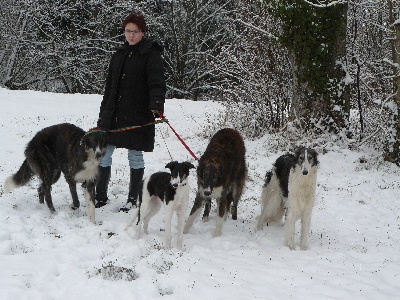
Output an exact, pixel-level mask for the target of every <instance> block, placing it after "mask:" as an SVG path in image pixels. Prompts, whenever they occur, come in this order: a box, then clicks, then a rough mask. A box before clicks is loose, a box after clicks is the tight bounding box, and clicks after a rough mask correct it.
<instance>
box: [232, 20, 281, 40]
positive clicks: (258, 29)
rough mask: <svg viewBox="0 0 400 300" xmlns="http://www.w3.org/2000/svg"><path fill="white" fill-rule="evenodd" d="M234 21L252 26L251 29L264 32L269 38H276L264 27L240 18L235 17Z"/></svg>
mask: <svg viewBox="0 0 400 300" xmlns="http://www.w3.org/2000/svg"><path fill="white" fill-rule="evenodd" d="M235 21H237V22H240V23H242V24H243V25H245V26H247V27H250V28H253V29H255V30H257V31H258V32H261V33H264V34H266V35H268V37H270V38H271V39H275V40H278V38H277V37H276V36H274V35H273V34H272V33H270V32H268V31H265V30H264V29H261V28H259V27H256V26H254V25H252V24H250V23H246V22H244V21H243V20H241V19H236V20H235Z"/></svg>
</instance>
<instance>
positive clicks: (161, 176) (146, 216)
mask: <svg viewBox="0 0 400 300" xmlns="http://www.w3.org/2000/svg"><path fill="white" fill-rule="evenodd" d="M165 167H166V168H167V169H170V171H171V173H167V172H157V173H154V174H152V175H151V176H149V177H147V178H145V179H143V181H142V183H141V185H140V188H139V209H137V210H136V212H135V215H134V217H133V219H132V221H131V222H130V223H129V224H128V225H127V226H126V228H125V230H128V228H129V227H131V226H132V224H133V223H134V222H135V221H136V220H137V223H136V239H139V237H140V227H141V223H142V222H143V231H144V233H146V234H147V229H148V226H149V221H150V219H151V218H152V217H153V216H154V215H156V214H157V213H158V212H159V210H160V208H161V205H162V203H164V206H165V212H164V223H165V248H167V249H169V248H171V220H172V215H173V213H174V212H176V214H177V217H178V240H177V248H178V249H179V250H182V242H183V226H184V224H185V214H186V210H187V207H188V204H189V192H190V187H189V181H188V176H189V171H190V169H193V168H195V167H194V165H192V164H191V163H189V162H182V163H179V162H177V161H173V162H170V163H168V164H167V165H166V166H165Z"/></svg>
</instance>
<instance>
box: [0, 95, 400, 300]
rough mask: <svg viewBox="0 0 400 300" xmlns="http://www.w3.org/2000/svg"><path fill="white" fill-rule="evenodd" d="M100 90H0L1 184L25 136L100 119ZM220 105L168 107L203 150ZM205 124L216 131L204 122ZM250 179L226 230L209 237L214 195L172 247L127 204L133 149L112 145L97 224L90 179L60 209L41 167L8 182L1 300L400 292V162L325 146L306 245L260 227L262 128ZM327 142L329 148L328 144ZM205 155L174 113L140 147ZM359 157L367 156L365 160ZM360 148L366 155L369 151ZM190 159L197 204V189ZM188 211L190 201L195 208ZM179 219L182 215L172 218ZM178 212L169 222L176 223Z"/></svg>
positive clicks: (0, 236)
mask: <svg viewBox="0 0 400 300" xmlns="http://www.w3.org/2000/svg"><path fill="white" fill-rule="evenodd" d="M100 101H101V96H100V95H79V94H75V95H65V94H53V93H41V92H34V91H10V90H6V89H0V107H1V108H0V125H1V126H0V134H1V136H2V143H1V144H0V150H1V153H2V155H1V156H0V184H1V185H2V184H3V183H4V181H5V179H6V178H7V177H8V176H9V175H11V174H13V173H14V172H16V171H17V169H18V168H19V166H20V165H21V163H22V161H23V157H24V156H23V152H24V148H25V145H26V144H27V142H28V141H29V140H30V139H31V138H32V136H33V135H34V134H35V133H36V132H37V131H38V130H40V129H41V128H44V127H46V126H50V125H53V124H57V123H61V122H70V123H73V124H76V125H78V126H80V127H82V128H84V129H85V130H88V129H89V128H91V127H94V124H95V123H96V119H97V114H98V109H99V105H100ZM222 111H223V107H222V106H221V105H220V104H218V103H216V102H202V101H196V102H194V101H188V100H177V99H170V100H167V102H166V109H165V115H166V116H167V118H169V120H170V124H171V125H172V126H173V127H174V128H175V129H176V131H177V132H178V133H179V134H180V135H181V137H182V138H183V139H184V140H185V141H186V143H187V144H188V146H189V147H190V148H191V149H192V150H193V151H194V153H195V154H196V156H198V157H200V156H201V154H202V152H203V151H204V150H205V147H206V146H207V143H208V140H209V136H210V133H213V132H214V131H215V130H216V129H218V126H217V124H218V122H215V120H217V119H218V118H219V116H220V114H221V112H222ZM207 133H209V134H208V135H207ZM245 142H246V149H247V150H246V151H247V157H246V159H247V163H248V169H249V178H248V181H247V183H246V189H245V191H244V194H243V196H242V200H241V202H240V204H239V208H238V220H237V221H233V220H232V219H231V218H230V217H228V219H227V220H226V222H225V223H224V226H223V231H222V236H221V237H218V238H213V236H212V232H213V230H214V227H215V221H216V219H215V216H216V211H215V205H213V210H212V212H211V214H210V219H209V221H208V222H207V223H203V222H202V221H201V220H196V221H195V223H194V225H193V227H192V228H191V230H190V231H189V233H188V234H185V235H184V239H183V244H184V247H183V248H184V249H183V253H182V254H180V253H179V252H178V250H177V249H176V228H174V227H173V236H172V245H173V248H172V249H171V250H165V249H164V248H163V241H164V233H165V232H164V231H160V229H162V228H164V225H163V214H162V213H159V214H158V215H156V216H155V217H154V218H153V219H152V220H151V221H150V223H149V234H148V235H142V237H141V239H139V240H135V239H134V231H133V229H131V230H128V231H127V232H125V231H124V230H123V229H124V227H125V226H126V224H127V223H128V222H129V221H130V219H131V215H132V214H133V211H131V212H130V213H129V214H125V213H119V212H117V211H118V208H119V207H120V206H122V205H123V204H124V203H125V201H126V198H127V190H128V180H129V169H128V163H127V157H126V156H127V152H126V151H124V150H120V149H119V150H117V151H116V152H115V154H114V157H113V159H114V162H113V167H112V178H111V183H110V188H109V195H110V199H111V203H110V204H108V205H107V206H105V207H104V208H102V209H96V220H97V224H96V225H94V224H91V223H90V221H89V218H88V216H87V207H86V203H85V201H84V198H83V191H82V189H81V188H80V187H79V188H78V190H79V197H80V200H81V204H82V205H81V208H80V210H79V211H71V210H70V209H69V205H70V202H71V196H70V193H69V190H68V187H67V184H66V182H65V180H64V179H63V178H61V179H60V180H59V182H57V183H56V184H55V185H54V186H53V190H52V195H53V202H54V205H55V208H56V210H57V211H58V214H57V215H56V216H54V217H51V216H50V213H49V210H48V209H47V207H46V205H42V204H39V202H38V199H37V191H36V188H37V183H38V181H37V180H33V181H32V182H31V183H30V184H29V185H27V186H25V187H21V188H18V189H15V190H13V191H12V192H10V193H7V194H6V193H3V192H1V194H0V200H1V209H0V265H1V269H0V299H30V300H35V299H96V300H98V299H156V298H161V297H162V298H165V299H305V298H307V299H340V298H342V299H395V298H398V297H399V295H400V252H399V249H400V232H399V228H400V213H399V212H400V210H399V206H400V201H399V200H400V192H399V191H400V177H399V175H400V171H399V168H398V167H396V166H395V165H392V164H389V163H384V162H380V163H374V161H379V160H376V159H375V160H374V156H375V155H376V153H374V152H373V151H372V150H370V149H368V148H367V147H365V148H363V149H362V151H360V150H359V151H356V150H348V149H345V148H344V147H342V146H340V145H332V146H327V147H325V148H326V151H325V152H326V153H320V154H319V160H320V168H319V175H318V187H317V196H316V204H315V207H314V210H313V216H312V223H311V232H310V237H309V250H307V251H301V250H300V249H299V245H298V241H299V224H297V227H296V237H295V241H296V243H297V244H296V249H297V250H295V251H291V250H289V249H288V248H287V247H285V246H283V231H284V228H283V226H281V224H270V225H269V226H264V229H263V230H262V231H259V232H256V231H255V228H256V225H257V221H256V216H257V215H258V214H259V213H260V205H259V203H258V198H259V196H260V194H261V187H262V184H263V178H264V175H265V173H266V171H268V170H269V169H270V168H271V166H272V163H273V162H274V161H275V159H276V158H277V157H278V156H279V155H281V154H283V152H280V151H275V150H274V147H273V146H271V145H272V144H273V143H274V142H273V141H271V138H270V136H268V135H266V136H264V137H262V138H260V139H258V140H254V141H247V140H246V141H245ZM320 152H321V151H320ZM169 153H170V154H171V156H172V158H173V159H174V160H180V161H183V160H190V161H191V162H193V163H194V164H195V165H196V166H197V162H195V161H194V159H193V158H192V157H191V156H190V154H189V153H188V152H187V150H186V149H185V148H184V147H183V146H182V144H181V143H180V142H179V141H178V139H177V138H176V137H175V135H174V134H173V133H172V131H171V130H170V129H169V128H168V126H167V125H166V124H159V125H157V136H156V147H155V151H154V152H153V153H145V162H146V169H145V175H149V174H151V173H152V172H156V171H160V170H161V171H166V169H165V168H164V166H165V165H166V164H167V163H168V162H169V161H170V160H171V157H170V154H169ZM361 158H365V159H363V160H361ZM364 160H367V161H366V162H364ZM195 174H196V173H195V171H194V170H192V171H191V175H190V176H191V177H190V185H191V194H190V204H189V209H190V208H191V206H192V204H193V201H194V197H195V190H196V176H195ZM187 214H189V211H188V212H187ZM173 222H174V224H175V225H176V218H174V219H173ZM175 225H174V226H175Z"/></svg>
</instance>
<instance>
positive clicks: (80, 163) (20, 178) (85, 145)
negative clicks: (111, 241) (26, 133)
mask: <svg viewBox="0 0 400 300" xmlns="http://www.w3.org/2000/svg"><path fill="white" fill-rule="evenodd" d="M106 146H107V133H106V132H104V131H93V132H91V133H89V134H85V131H84V130H83V129H81V128H79V127H76V126H75V125H72V124H69V123H63V124H58V125H53V126H50V127H47V128H44V129H42V130H41V131H39V132H38V133H36V135H35V136H34V137H33V138H32V140H31V141H30V142H29V143H28V145H27V147H26V149H25V157H26V159H25V160H24V162H23V163H22V166H21V167H20V168H19V170H18V171H17V172H16V173H15V174H14V175H11V176H10V177H8V178H7V179H6V181H5V182H4V186H3V190H4V191H5V192H9V191H11V190H13V189H14V188H17V187H20V186H23V185H26V184H27V183H28V182H29V181H30V180H31V179H32V177H33V176H34V175H36V176H38V177H39V180H40V186H39V188H38V193H39V202H40V203H44V200H46V204H47V206H48V208H49V209H50V211H51V213H52V214H55V213H56V210H55V209H54V206H53V201H52V197H51V186H52V185H53V184H54V183H56V182H57V181H58V179H59V178H60V175H61V172H62V173H63V174H64V176H65V180H66V181H67V183H68V185H69V189H70V192H71V195H72V201H73V204H72V206H71V208H72V209H77V208H78V207H79V206H80V202H79V199H78V195H77V192H76V183H77V182H82V183H83V184H82V186H83V187H84V188H85V198H86V201H87V204H88V211H89V218H90V221H91V222H93V223H95V211H94V197H95V186H96V181H97V175H98V170H99V168H98V167H99V163H100V161H101V159H102V158H103V156H104V153H105V151H106Z"/></svg>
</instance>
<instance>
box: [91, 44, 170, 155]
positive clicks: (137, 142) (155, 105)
mask: <svg viewBox="0 0 400 300" xmlns="http://www.w3.org/2000/svg"><path fill="white" fill-rule="evenodd" d="M165 92H166V85H165V79H164V66H163V60H162V57H161V47H160V46H159V45H158V44H157V43H155V42H152V41H150V40H148V39H146V38H143V39H142V40H141V41H140V42H138V43H137V44H136V45H129V44H128V43H125V45H124V46H122V47H121V48H119V49H118V50H117V51H116V52H115V53H114V55H113V57H112V58H111V62H110V66H109V70H108V75H107V80H106V86H105V91H104V96H103V101H102V102H101V106H100V114H99V121H98V123H97V125H98V126H99V127H101V128H102V129H104V130H109V129H121V128H125V127H130V126H138V125H144V124H148V123H151V122H154V116H153V113H152V112H151V110H158V111H161V112H164V102H165ZM154 135H155V125H149V126H144V127H140V128H137V129H134V130H128V131H124V132H111V133H109V142H108V143H109V144H110V145H114V146H116V147H118V148H126V149H130V150H139V151H147V152H151V151H153V149H154Z"/></svg>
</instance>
